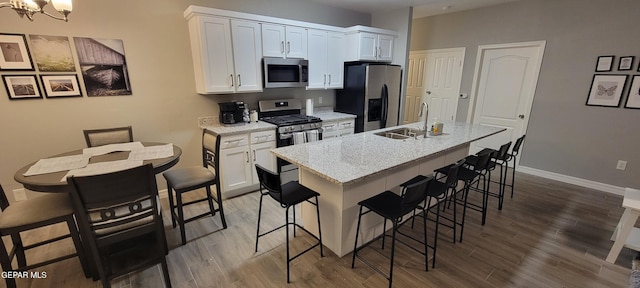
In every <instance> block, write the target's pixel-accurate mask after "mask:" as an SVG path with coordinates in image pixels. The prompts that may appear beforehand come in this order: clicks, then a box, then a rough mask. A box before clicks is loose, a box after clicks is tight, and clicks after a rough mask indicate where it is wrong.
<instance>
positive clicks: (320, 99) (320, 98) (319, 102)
mask: <svg viewBox="0 0 640 288" xmlns="http://www.w3.org/2000/svg"><path fill="white" fill-rule="evenodd" d="M318 104H322V96H320V97H318Z"/></svg>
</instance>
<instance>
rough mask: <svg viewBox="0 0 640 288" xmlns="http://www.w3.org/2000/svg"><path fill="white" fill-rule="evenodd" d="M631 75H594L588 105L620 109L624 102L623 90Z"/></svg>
mask: <svg viewBox="0 0 640 288" xmlns="http://www.w3.org/2000/svg"><path fill="white" fill-rule="evenodd" d="M628 77H629V75H609V74H596V75H593V80H592V81H591V90H590V91H589V98H587V105H589V106H605V107H618V106H620V100H622V97H621V96H622V90H624V85H625V83H626V82H627V78H628Z"/></svg>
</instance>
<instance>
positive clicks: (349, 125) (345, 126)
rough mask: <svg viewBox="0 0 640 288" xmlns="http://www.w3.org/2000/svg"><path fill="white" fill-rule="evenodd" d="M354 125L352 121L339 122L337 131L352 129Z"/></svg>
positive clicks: (354, 122)
mask: <svg viewBox="0 0 640 288" xmlns="http://www.w3.org/2000/svg"><path fill="white" fill-rule="evenodd" d="M355 124H356V121H355V120H353V119H351V120H345V121H340V122H339V123H338V129H339V130H346V129H354V127H355Z"/></svg>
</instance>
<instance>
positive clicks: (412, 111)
mask: <svg viewBox="0 0 640 288" xmlns="http://www.w3.org/2000/svg"><path fill="white" fill-rule="evenodd" d="M426 63H427V53H426V51H411V52H409V66H408V67H409V68H408V69H407V70H408V74H407V75H408V76H407V90H406V91H407V95H406V96H405V101H404V120H403V122H404V124H407V123H413V122H418V109H420V103H421V102H422V95H424V91H425V89H424V71H425V66H426Z"/></svg>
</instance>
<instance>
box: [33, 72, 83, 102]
mask: <svg viewBox="0 0 640 288" xmlns="http://www.w3.org/2000/svg"><path fill="white" fill-rule="evenodd" d="M40 79H41V80H42V87H43V88H44V94H45V96H47V98H59V97H82V91H81V90H80V85H78V75H75V74H71V75H59V74H56V75H40Z"/></svg>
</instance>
